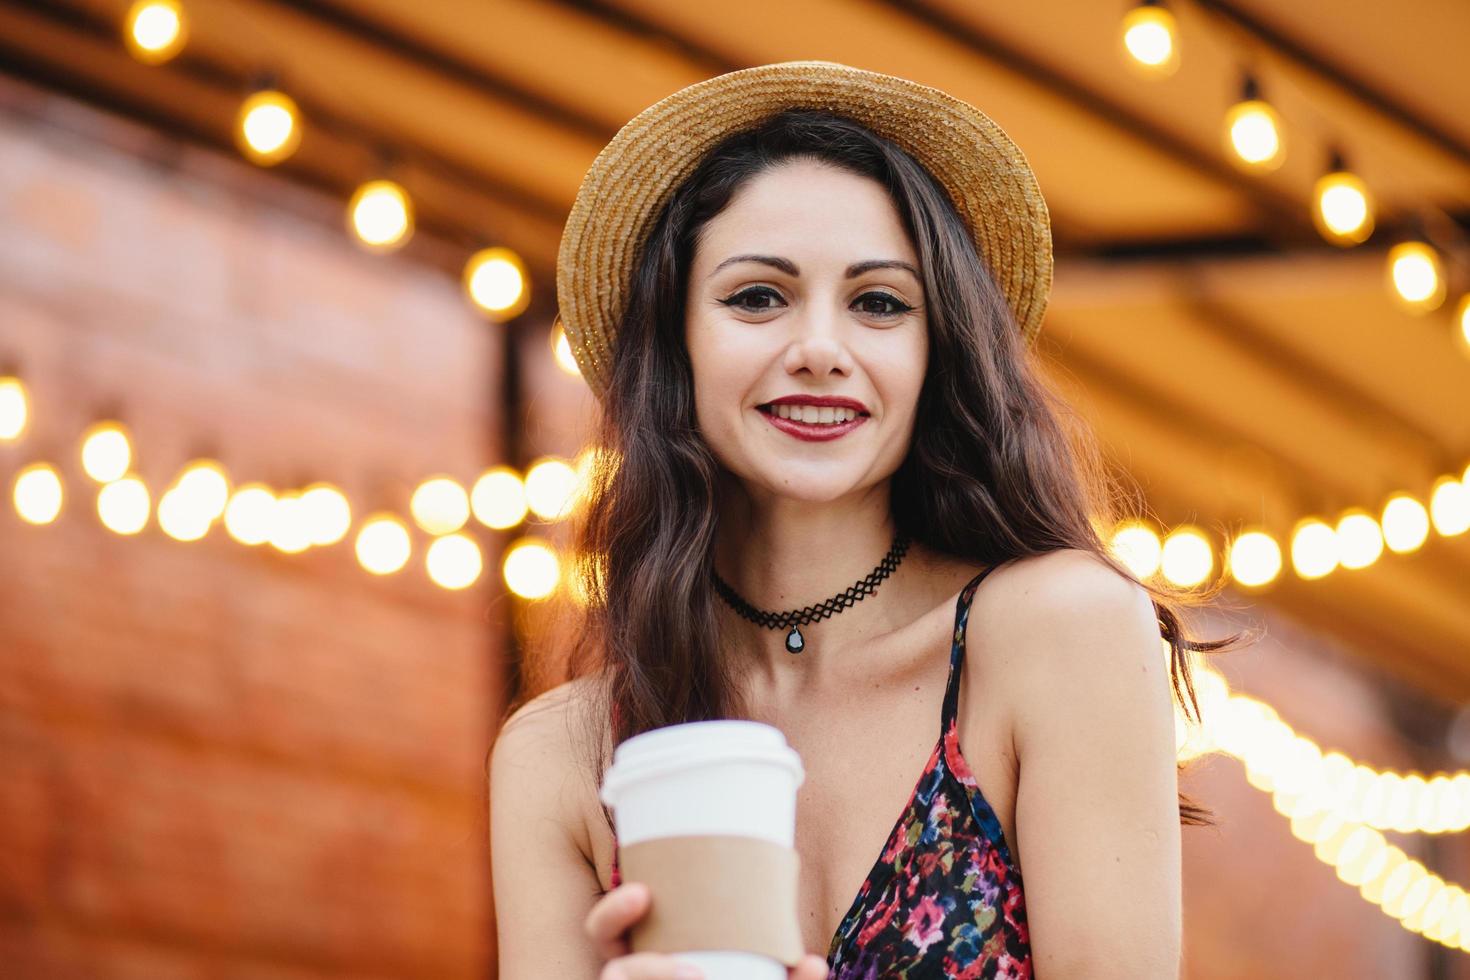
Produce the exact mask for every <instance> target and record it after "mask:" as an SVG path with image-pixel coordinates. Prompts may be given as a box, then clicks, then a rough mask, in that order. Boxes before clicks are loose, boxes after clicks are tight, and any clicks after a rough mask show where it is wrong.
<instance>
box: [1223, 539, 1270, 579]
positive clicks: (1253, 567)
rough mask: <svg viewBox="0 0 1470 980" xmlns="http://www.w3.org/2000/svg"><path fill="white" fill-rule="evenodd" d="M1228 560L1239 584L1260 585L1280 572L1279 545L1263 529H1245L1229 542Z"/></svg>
mask: <svg viewBox="0 0 1470 980" xmlns="http://www.w3.org/2000/svg"><path fill="white" fill-rule="evenodd" d="M1229 562H1230V575H1231V577H1232V578H1234V579H1235V580H1236V581H1237V582H1239V583H1240V584H1241V585H1249V586H1262V585H1265V584H1267V583H1269V582H1272V581H1274V580H1275V579H1276V576H1277V575H1279V574H1281V546H1280V545H1279V544H1277V543H1276V539H1275V538H1273V537H1271V535H1269V534H1267V533H1266V532H1265V531H1246V532H1245V533H1243V534H1241V535H1240V536H1239V537H1238V538H1236V539H1235V540H1234V541H1233V542H1231V544H1230V559H1229Z"/></svg>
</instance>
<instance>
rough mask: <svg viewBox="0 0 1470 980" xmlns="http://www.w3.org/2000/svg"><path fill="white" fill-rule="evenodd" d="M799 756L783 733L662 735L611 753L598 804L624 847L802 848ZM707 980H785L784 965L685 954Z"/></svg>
mask: <svg viewBox="0 0 1470 980" xmlns="http://www.w3.org/2000/svg"><path fill="white" fill-rule="evenodd" d="M805 778H806V773H805V770H803V769H802V765H801V757H800V756H799V755H798V754H797V753H796V750H795V749H793V748H791V747H790V746H789V745H787V744H786V736H785V735H783V734H782V733H781V730H780V729H779V728H775V727H773V726H771V725H767V724H764V723H762V722H758V721H743V720H737V719H727V720H719V721H695V722H689V723H687V724H682V725H669V726H666V727H664V728H656V729H654V730H652V731H648V732H644V733H643V734H641V735H635V736H633V737H632V738H630V739H627V740H626V741H624V742H623V743H622V744H620V745H619V746H618V747H617V748H616V749H614V750H613V762H612V765H611V766H610V767H609V768H608V771H607V775H606V777H605V778H604V779H603V784H602V790H601V793H600V795H601V798H602V802H604V803H606V804H607V805H608V806H610V807H612V809H613V819H614V823H615V825H616V827H617V834H618V844H619V846H620V847H623V846H627V845H630V844H637V843H640V842H642V841H647V840H656V839H658V838H662V837H676V836H683V835H688V834H731V835H737V836H745V837H753V838H757V839H759V840H765V841H770V842H772V843H774V844H780V845H782V846H785V847H794V846H795V843H796V790H797V787H799V786H800V785H801V784H802V781H803V780H804V779H805ZM676 958H677V959H679V960H682V961H687V962H690V963H693V964H694V965H696V966H698V967H699V968H700V969H701V970H703V971H704V975H705V976H706V977H707V978H708V980H767V978H770V980H786V974H787V968H786V966H785V964H783V963H781V962H779V961H777V960H774V959H772V958H770V957H768V956H762V955H759V954H755V953H747V952H743V951H736V950H700V951H690V952H681V953H679V954H677V956H676Z"/></svg>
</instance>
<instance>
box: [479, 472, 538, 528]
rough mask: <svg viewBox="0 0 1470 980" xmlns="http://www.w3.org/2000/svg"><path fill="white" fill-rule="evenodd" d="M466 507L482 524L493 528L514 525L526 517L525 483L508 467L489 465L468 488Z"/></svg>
mask: <svg viewBox="0 0 1470 980" xmlns="http://www.w3.org/2000/svg"><path fill="white" fill-rule="evenodd" d="M470 508H471V509H472V510H473V511H474V514H475V520H477V521H479V522H480V523H481V524H483V525H485V526H486V527H489V528H494V529H495V530H497V531H503V530H505V529H506V528H510V527H515V526H516V525H517V524H519V523H520V522H521V521H523V520H525V518H526V510H527V504H526V485H525V483H524V482H523V481H522V480H521V477H520V474H518V473H517V472H516V471H515V470H513V469H511V468H510V467H509V466H492V467H491V468H490V469H488V470H486V471H485V472H484V473H482V474H481V475H480V478H479V479H478V480H476V481H475V485H474V487H473V488H472V489H471V490H470Z"/></svg>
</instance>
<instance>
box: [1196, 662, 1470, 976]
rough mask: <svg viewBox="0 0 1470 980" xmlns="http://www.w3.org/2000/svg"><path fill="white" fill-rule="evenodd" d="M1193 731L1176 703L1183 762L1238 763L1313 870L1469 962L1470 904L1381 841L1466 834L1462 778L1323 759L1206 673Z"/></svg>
mask: <svg viewBox="0 0 1470 980" xmlns="http://www.w3.org/2000/svg"><path fill="white" fill-rule="evenodd" d="M1194 685H1195V692H1196V695H1197V697H1198V700H1199V704H1200V718H1201V720H1200V722H1199V723H1198V724H1196V723H1194V722H1193V721H1191V720H1189V719H1188V718H1187V717H1186V715H1185V714H1184V712H1183V710H1182V705H1180V704H1179V703H1178V701H1177V700H1176V702H1175V716H1174V721H1175V745H1176V750H1177V752H1178V756H1179V759H1180V761H1181V762H1184V761H1188V760H1189V759H1192V758H1196V757H1198V756H1201V755H1204V754H1207V753H1210V752H1221V753H1224V754H1226V755H1229V756H1232V757H1234V758H1236V759H1238V760H1239V761H1240V762H1241V763H1242V764H1243V767H1244V769H1245V775H1246V781H1247V782H1248V783H1249V784H1250V785H1252V786H1253V787H1255V788H1256V789H1259V790H1261V791H1262V792H1266V793H1270V794H1271V804H1272V807H1273V808H1274V809H1275V810H1276V811H1277V812H1278V813H1280V814H1281V815H1282V816H1283V817H1285V818H1287V820H1288V822H1289V823H1288V826H1289V829H1290V832H1291V834H1292V836H1294V837H1296V838H1297V839H1298V840H1301V841H1302V842H1304V843H1307V844H1310V845H1312V851H1313V853H1314V855H1315V856H1316V857H1317V858H1318V860H1320V861H1322V862H1323V863H1325V864H1328V865H1331V866H1332V867H1333V869H1334V871H1335V873H1336V875H1337V877H1338V878H1339V879H1340V880H1341V881H1342V882H1343V883H1345V884H1347V885H1350V886H1353V887H1356V888H1357V889H1358V890H1359V893H1360V894H1361V895H1362V897H1363V898H1364V899H1365V900H1366V901H1368V902H1372V903H1373V904H1375V905H1378V906H1379V907H1380V909H1381V911H1382V912H1383V913H1384V914H1385V915H1389V916H1392V917H1393V918H1395V919H1397V920H1398V921H1399V923H1400V924H1401V925H1402V926H1403V927H1404V928H1405V929H1408V930H1410V931H1412V932H1416V933H1419V934H1420V935H1423V936H1424V937H1425V938H1427V939H1432V940H1434V941H1435V942H1439V943H1441V944H1443V945H1446V946H1451V947H1456V948H1459V949H1462V950H1465V951H1467V952H1470V896H1467V893H1466V892H1465V890H1464V889H1463V888H1461V887H1460V886H1459V885H1456V884H1453V883H1449V882H1446V881H1444V880H1443V879H1441V878H1440V877H1439V876H1438V875H1435V874H1433V873H1432V872H1430V871H1428V870H1427V869H1426V868H1425V867H1424V866H1423V865H1422V864H1420V863H1419V862H1418V861H1414V860H1412V859H1410V858H1409V857H1408V856H1407V855H1406V854H1405V853H1404V852H1403V851H1402V850H1401V849H1399V848H1398V847H1395V846H1394V845H1392V844H1389V843H1388V841H1387V839H1386V838H1385V837H1384V836H1383V831H1385V830H1391V831H1395V832H1398V833H1427V834H1444V833H1461V832H1463V831H1465V830H1466V829H1467V828H1470V772H1465V771H1463V770H1462V771H1460V772H1455V773H1436V774H1435V775H1433V776H1432V777H1430V778H1428V779H1426V778H1425V777H1424V776H1422V775H1420V774H1419V773H1415V772H1411V773H1399V772H1394V771H1392V770H1377V769H1374V768H1373V767H1371V766H1367V765H1364V764H1363V763H1360V762H1355V761H1354V760H1352V759H1350V758H1348V757H1347V756H1346V755H1344V754H1342V753H1341V752H1323V751H1322V750H1321V748H1320V747H1319V746H1318V745H1317V744H1316V743H1315V742H1313V741H1312V740H1311V739H1309V738H1306V737H1305V736H1302V735H1300V734H1298V733H1297V732H1296V731H1294V730H1293V729H1292V728H1291V726H1290V725H1288V724H1286V722H1284V721H1283V720H1282V719H1281V718H1280V716H1279V715H1278V714H1277V712H1276V711H1275V709H1273V708H1271V706H1270V705H1267V704H1265V703H1264V702H1262V701H1259V700H1257V699H1255V698H1251V697H1248V696H1245V695H1241V694H1232V693H1231V692H1230V690H1229V685H1228V684H1227V683H1226V682H1225V679H1224V678H1223V677H1222V676H1221V675H1220V674H1219V673H1218V672H1217V671H1215V670H1214V669H1212V668H1210V667H1208V666H1205V665H1200V666H1199V667H1197V668H1196V671H1195V681H1194Z"/></svg>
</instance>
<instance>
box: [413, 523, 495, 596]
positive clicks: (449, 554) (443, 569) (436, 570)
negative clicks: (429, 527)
mask: <svg viewBox="0 0 1470 980" xmlns="http://www.w3.org/2000/svg"><path fill="white" fill-rule="evenodd" d="M424 567H425V568H426V569H427V570H428V573H429V578H430V579H431V580H432V581H433V582H434V584H435V585H438V586H439V587H441V588H445V589H464V588H468V587H469V586H471V585H473V584H475V582H476V581H478V580H479V578H480V572H481V571H482V570H483V569H484V567H485V560H484V558H483V557H482V556H481V554H480V546H479V545H477V544H476V543H475V541H474V539H473V538H471V537H470V536H469V535H468V534H464V533H455V534H446V535H444V536H443V537H441V538H435V539H434V541H433V542H432V543H431V544H430V545H429V550H428V551H427V552H426V553H425V555H424Z"/></svg>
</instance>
